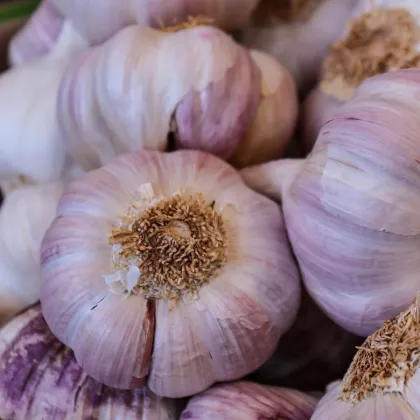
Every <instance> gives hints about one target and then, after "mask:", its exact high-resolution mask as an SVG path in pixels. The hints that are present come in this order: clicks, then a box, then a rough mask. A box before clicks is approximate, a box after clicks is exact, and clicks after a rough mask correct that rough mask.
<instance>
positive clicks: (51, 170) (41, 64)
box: [0, 22, 85, 183]
mask: <svg viewBox="0 0 420 420" xmlns="http://www.w3.org/2000/svg"><path fill="white" fill-rule="evenodd" d="M84 47H85V43H84V41H83V40H82V39H81V38H80V35H79V34H78V33H77V32H75V30H74V28H73V27H72V26H71V25H70V24H69V23H68V22H67V23H66V24H65V25H64V26H63V28H62V31H61V33H60V38H59V41H58V43H57V44H56V46H55V48H54V50H52V51H51V53H50V54H49V55H47V56H45V57H43V58H41V59H39V60H33V61H28V62H27V63H26V64H24V65H21V66H17V67H15V68H13V69H11V70H9V71H7V72H6V73H4V74H3V75H2V76H1V77H0V115H1V123H2V124H1V131H0V137H1V139H2V142H1V143H0V179H1V180H3V181H7V180H10V179H14V178H16V177H19V176H23V177H24V178H26V179H27V180H28V181H30V182H32V183H45V182H51V181H55V180H57V179H59V178H60V177H61V176H62V174H63V168H64V165H65V161H66V151H65V149H64V145H63V143H62V138H61V136H60V134H59V131H58V127H57V123H56V98H57V91H58V87H59V83H60V80H61V78H62V75H63V73H64V71H65V69H66V67H67V66H68V64H69V63H70V61H71V60H72V58H73V57H74V55H76V54H77V53H78V52H79V51H80V50H82V49H83V48H84Z"/></svg>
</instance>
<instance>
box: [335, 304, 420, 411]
mask: <svg viewBox="0 0 420 420" xmlns="http://www.w3.org/2000/svg"><path fill="white" fill-rule="evenodd" d="M417 301H418V299H417V300H416V302H414V303H413V304H412V305H411V306H410V307H409V308H408V309H407V310H406V311H405V312H403V313H402V314H400V315H399V316H398V317H396V318H394V319H392V320H390V321H386V322H385V323H384V326H383V327H382V328H381V329H380V330H378V331H376V332H375V333H374V334H372V335H371V336H370V337H369V338H368V339H367V340H366V341H365V342H364V344H363V345H362V346H361V347H360V348H359V351H358V352H357V354H356V356H355V358H354V359H353V362H352V364H351V365H350V368H349V370H348V371H347V374H346V376H345V377H344V379H343V385H342V389H341V395H340V399H341V400H343V401H349V402H352V403H356V402H359V401H361V400H364V399H367V398H369V396H371V395H372V394H375V393H381V394H387V393H403V391H404V387H405V385H406V384H407V381H408V380H409V379H410V378H411V377H412V376H413V375H414V373H415V370H416V368H417V365H418V362H419V357H420V320H419V306H418V302H417Z"/></svg>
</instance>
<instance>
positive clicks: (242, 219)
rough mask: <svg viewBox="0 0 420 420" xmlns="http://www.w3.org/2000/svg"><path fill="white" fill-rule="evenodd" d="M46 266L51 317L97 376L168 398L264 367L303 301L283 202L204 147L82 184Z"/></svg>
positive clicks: (73, 187)
mask: <svg viewBox="0 0 420 420" xmlns="http://www.w3.org/2000/svg"><path fill="white" fill-rule="evenodd" d="M41 266H42V274H43V275H42V282H41V303H42V309H43V313H44V316H45V318H46V320H47V323H48V325H49V326H50V328H51V330H52V332H53V333H54V334H55V335H56V336H57V338H58V339H59V340H61V341H62V342H63V343H64V344H66V345H67V346H69V347H70V348H72V349H73V351H74V352H75V356H76V359H77V361H78V362H79V363H80V365H81V366H82V367H83V368H84V369H85V370H86V372H87V373H88V374H89V375H91V376H92V377H93V378H95V379H96V380H98V381H99V382H101V383H104V384H106V385H109V386H112V387H115V388H135V387H139V386H142V385H143V384H144V383H145V382H147V384H148V386H149V388H150V389H151V390H152V391H153V392H155V393H156V394H157V395H162V396H169V397H184V396H188V395H192V394H195V393H197V392H200V391H202V390H204V389H206V388H208V387H209V386H210V385H212V384H213V383H214V382H217V381H219V382H220V381H230V380H234V379H239V378H242V377H243V376H245V375H246V374H248V373H250V372H252V371H254V370H255V369H257V368H258V367H260V366H261V365H262V364H263V363H264V362H265V361H266V360H267V359H268V358H269V357H270V355H271V354H272V353H273V351H274V349H275V347H276V344H277V342H278V340H279V338H280V336H281V335H282V334H283V333H284V332H285V331H286V330H287V329H288V328H289V327H290V325H291V323H292V322H293V320H294V318H295V316H296V313H297V309H298V305H299V300H300V285H299V277H298V273H297V269H296V266H295V264H294V261H293V259H292V256H291V253H290V250H289V245H288V241H287V237H286V233H285V229H284V224H283V220H282V215H281V210H280V208H279V206H278V205H277V204H276V203H274V202H273V201H271V200H269V199H267V198H265V197H263V196H262V195H260V194H256V193H255V192H254V191H252V190H251V189H249V188H248V187H246V186H245V184H244V182H243V181H242V178H241V177H240V175H239V173H238V172H237V171H236V170H235V169H233V168H232V167H231V166H229V165H228V164H227V163H225V162H223V161H221V160H219V159H218V158H216V157H214V156H212V155H209V154H206V153H202V152H197V151H179V152H173V153H160V152H146V151H143V152H136V153H132V154H128V155H123V156H120V157H118V158H116V159H114V160H113V161H111V162H110V163H109V164H107V165H105V166H103V167H102V168H100V169H98V170H95V171H92V172H90V173H88V174H86V175H85V176H84V177H82V178H80V180H79V181H74V182H73V183H71V184H70V186H69V187H68V188H67V189H66V191H65V193H64V195H63V196H62V198H61V200H60V203H59V205H58V210H57V218H56V219H55V221H54V222H53V224H52V225H51V227H50V229H49V230H48V232H47V233H46V235H45V237H44V241H43V244H42V250H41Z"/></svg>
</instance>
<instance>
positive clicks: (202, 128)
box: [174, 48, 261, 159]
mask: <svg viewBox="0 0 420 420" xmlns="http://www.w3.org/2000/svg"><path fill="white" fill-rule="evenodd" d="M260 85H261V75H260V72H259V70H258V67H257V66H256V65H255V64H254V63H253V61H252V58H251V57H250V55H249V53H248V51H247V50H245V49H242V48H240V49H238V53H237V54H236V59H235V62H234V64H233V65H232V67H230V68H228V69H227V70H226V73H225V75H224V76H223V77H222V78H221V79H219V80H216V81H215V82H211V83H210V84H209V86H208V87H207V88H206V89H205V90H203V91H201V92H196V91H192V92H190V93H188V94H187V95H186V96H185V97H184V98H183V99H182V100H181V102H180V103H179V104H178V106H177V107H176V111H175V117H174V124H175V126H176V128H175V138H176V142H175V144H176V146H177V148H179V149H199V150H203V151H208V152H212V153H214V154H216V155H217V156H220V157H222V158H224V159H227V158H229V157H230V156H231V155H232V154H233V153H234V152H235V150H236V149H237V148H238V145H239V144H240V143H241V140H242V139H243V137H244V136H245V134H246V132H247V131H248V126H249V124H248V121H253V120H254V119H255V116H256V113H257V109H258V105H259V102H260V94H259V88H258V87H259V86H260ZM221 110H223V112H222V113H221V112H220V111H221Z"/></svg>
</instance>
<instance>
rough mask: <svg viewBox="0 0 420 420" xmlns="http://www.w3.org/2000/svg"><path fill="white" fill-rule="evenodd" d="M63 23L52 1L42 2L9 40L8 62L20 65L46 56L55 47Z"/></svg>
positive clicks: (62, 18)
mask: <svg viewBox="0 0 420 420" xmlns="http://www.w3.org/2000/svg"><path fill="white" fill-rule="evenodd" d="M63 23H64V17H63V16H62V15H61V14H60V13H59V12H58V10H57V9H56V8H55V6H54V5H53V3H52V0H43V1H42V3H41V4H40V5H39V6H38V8H37V10H36V11H35V12H34V13H33V15H32V16H31V18H30V19H29V21H28V22H27V23H26V24H25V25H24V27H23V28H22V29H21V30H20V31H19V32H18V33H17V34H16V35H15V36H14V37H13V38H12V39H11V41H10V44H9V61H10V64H11V65H12V66H17V65H21V64H23V63H25V62H27V61H31V60H34V59H37V58H39V57H41V56H43V55H45V54H48V53H49V52H50V51H51V50H52V49H53V48H54V46H55V44H56V42H57V41H58V38H59V36H60V32H61V30H62V27H63Z"/></svg>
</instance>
